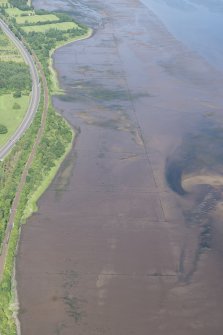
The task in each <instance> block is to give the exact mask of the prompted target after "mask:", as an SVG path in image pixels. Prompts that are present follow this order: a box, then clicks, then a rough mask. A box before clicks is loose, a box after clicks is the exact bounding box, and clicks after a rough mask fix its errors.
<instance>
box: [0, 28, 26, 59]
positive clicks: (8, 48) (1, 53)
mask: <svg viewBox="0 0 223 335" xmlns="http://www.w3.org/2000/svg"><path fill="white" fill-rule="evenodd" d="M1 62H16V63H23V62H24V60H23V58H22V56H21V54H20V52H19V50H18V49H17V48H16V47H15V45H14V44H13V43H12V42H11V41H10V40H9V39H8V37H7V36H6V35H5V33H3V31H2V30H0V63H1Z"/></svg>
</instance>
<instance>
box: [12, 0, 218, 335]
mask: <svg viewBox="0 0 223 335" xmlns="http://www.w3.org/2000/svg"><path fill="white" fill-rule="evenodd" d="M34 4H35V5H36V4H38V6H39V7H45V8H47V9H52V8H59V9H60V10H61V9H64V10H67V11H69V12H70V13H72V14H73V15H74V16H75V17H76V18H77V19H79V20H81V19H82V18H83V20H84V22H86V23H89V25H91V26H93V27H95V34H94V36H93V37H92V38H90V39H88V40H85V41H80V42H76V43H74V44H71V45H67V46H66V47H64V48H61V49H60V50H58V51H57V52H56V54H55V57H54V61H55V67H56V69H57V71H58V74H59V77H60V82H61V85H62V87H63V88H64V89H65V90H66V93H67V94H66V95H65V96H63V97H57V98H54V104H55V106H56V107H57V109H58V111H59V112H60V113H61V114H62V115H63V116H64V117H65V118H66V119H67V120H68V121H69V122H70V124H71V125H73V126H74V127H78V128H79V129H80V134H79V136H78V139H77V142H76V145H75V146H74V147H73V148H72V151H71V153H70V155H69V157H68V158H67V159H66V160H65V162H64V164H63V165H62V167H61V169H60V171H59V173H58V175H57V176H56V178H55V179H54V181H53V183H52V185H51V186H50V187H49V189H48V190H47V191H46V192H45V194H44V195H43V196H42V198H41V200H40V201H39V211H38V212H37V213H36V214H35V215H33V216H32V217H31V218H30V219H29V220H28V223H27V225H26V226H24V227H23V229H22V234H21V242H20V247H19V251H18V257H17V280H18V293H19V300H20V307H21V308H20V314H19V318H20V321H21V328H22V334H23V335H30V334H32V335H37V334H38V335H39V334H44V335H45V334H47V335H54V334H56V335H74V334H75V335H102V334H103V335H125V334H128V335H139V334H140V335H148V334H156V335H164V334H165V335H210V334H215V335H222V332H223V323H222V310H223V286H222V285H223V281H222V277H223V269H222V257H221V255H222V251H223V250H222V245H223V244H222V237H221V236H222V228H221V220H220V219H219V218H221V208H222V207H221V206H222V205H221V193H222V189H221V183H219V182H218V187H216V186H214V185H213V184H215V183H214V182H213V176H212V175H211V177H210V178H209V181H208V182H207V181H206V180H205V181H204V182H203V183H201V182H200V181H199V180H198V179H196V177H197V175H200V174H204V175H205V173H206V172H207V171H205V168H206V169H207V170H208V172H209V173H211V172H213V173H215V174H217V173H218V174H221V164H220V161H218V159H217V157H218V156H219V153H220V152H221V151H220V146H221V145H222V137H221V131H217V128H216V125H219V126H220V124H221V117H222V116H221V114H222V86H223V78H222V75H221V74H219V73H218V72H217V71H215V69H213V68H212V67H211V66H209V65H208V63H207V62H205V61H204V60H203V59H202V58H200V57H199V56H197V55H195V54H193V53H192V52H191V51H189V50H188V49H185V47H184V46H183V45H182V44H181V43H180V42H179V41H177V40H175V38H174V37H173V36H172V35H170V34H169V33H168V31H166V30H165V28H164V27H163V25H162V24H161V23H160V22H159V20H158V19H157V18H156V17H155V16H154V15H153V14H152V13H151V12H150V11H149V10H148V9H147V8H146V7H145V6H144V5H143V4H142V3H141V2H139V1H137V0H114V1H111V0H109V1H108V0H106V1H101V0H94V1H90V0H89V1H87V0H85V1H81V2H80V3H78V5H77V2H76V1H61V0H58V1H55V2H52V1H51V0H48V1H46V0H44V1H43V0H36V1H34ZM215 133H216V134H217V136H216V137H215V136H214V135H213V134H215ZM205 134H209V135H208V136H209V137H208V138H207V137H205ZM216 138H217V139H218V142H216V141H215V139H216ZM210 143H211V144H212V147H209V148H210V150H211V152H212V156H211V157H212V161H209V160H208V159H209V158H210V155H209V154H208V150H207V149H208V146H209V145H210ZM214 143H219V146H218V147H217V148H218V149H216V150H213V147H215V148H216V146H214ZM216 161H217V163H216ZM208 162H209V165H208ZM168 167H170V169H169V170H168ZM176 168H179V169H180V170H178V175H177V178H176V174H175V173H172V171H174V169H175V171H176ZM185 172H186V173H188V174H190V173H192V177H194V178H195V180H194V179H193V178H192V182H191V179H189V181H187V183H185V182H184V184H183V183H182V176H183V175H184V173H185ZM171 173H172V175H171ZM171 176H173V177H174V178H175V179H174V180H172V179H171ZM214 176H215V175H214ZM166 177H167V181H168V183H167V182H166ZM216 179H217V181H218V177H216ZM210 180H211V182H210ZM173 183H175V186H174V185H173ZM199 183H200V184H201V185H200V186H199V187H195V186H196V185H197V184H199ZM209 184H210V185H209ZM219 185H220V186H219ZM169 186H170V187H169ZM174 187H175V189H174ZM171 188H172V190H174V191H175V192H173V191H172V190H171ZM178 193H180V195H179V194H178Z"/></svg>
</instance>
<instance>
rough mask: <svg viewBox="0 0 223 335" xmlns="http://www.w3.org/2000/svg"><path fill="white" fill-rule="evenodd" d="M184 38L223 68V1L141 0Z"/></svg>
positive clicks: (194, 48)
mask: <svg viewBox="0 0 223 335" xmlns="http://www.w3.org/2000/svg"><path fill="white" fill-rule="evenodd" d="M141 1H142V2H143V3H144V4H145V5H146V6H148V8H150V9H151V10H153V12H154V13H155V14H156V15H157V16H158V17H159V18H160V19H161V20H162V22H163V23H164V24H165V25H166V26H167V28H168V29H169V31H170V32H171V33H172V34H173V35H174V36H175V37H176V38H177V39H179V40H180V41H182V42H183V43H185V44H186V45H187V46H188V47H190V48H191V49H192V50H194V51H195V52H197V53H199V54H200V55H201V56H202V57H204V58H205V59H207V60H208V61H209V62H210V63H211V64H212V65H213V66H215V67H217V68H219V69H221V70H223V58H222V54H223V35H222V31H223V1H222V0H217V1H213V0H141Z"/></svg>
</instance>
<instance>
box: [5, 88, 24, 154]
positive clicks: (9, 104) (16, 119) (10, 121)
mask: <svg viewBox="0 0 223 335" xmlns="http://www.w3.org/2000/svg"><path fill="white" fill-rule="evenodd" d="M15 103H17V104H18V105H19V106H20V108H19V109H14V108H13V106H14V104H15ZM28 106H29V96H27V95H24V96H22V97H21V98H13V95H12V94H3V95H0V123H1V124H4V125H5V126H6V127H7V128H8V133H7V134H4V135H1V134H0V147H1V146H2V145H3V144H5V143H6V142H7V141H8V139H9V138H10V137H11V136H12V135H13V133H14V132H15V131H16V129H17V128H18V126H19V125H20V124H21V122H22V120H23V118H24V116H25V114H26V112H27V109H28ZM17 107H18V106H17Z"/></svg>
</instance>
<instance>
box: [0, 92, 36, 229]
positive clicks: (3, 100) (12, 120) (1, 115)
mask: <svg viewBox="0 0 223 335" xmlns="http://www.w3.org/2000/svg"><path fill="white" fill-rule="evenodd" d="M28 105H29V95H23V96H22V97H21V98H13V95H12V94H2V95H0V120H1V121H0V122H1V123H2V124H4V125H5V126H6V127H7V129H8V132H7V133H5V134H4V135H1V136H0V147H1V146H2V145H4V144H5V143H6V142H7V141H8V140H9V138H10V137H11V136H12V135H13V134H14V132H15V131H16V129H17V128H18V127H19V125H20V124H21V122H22V120H23V119H24V116H25V114H26V111H27V109H28ZM0 224H1V223H0Z"/></svg>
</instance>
